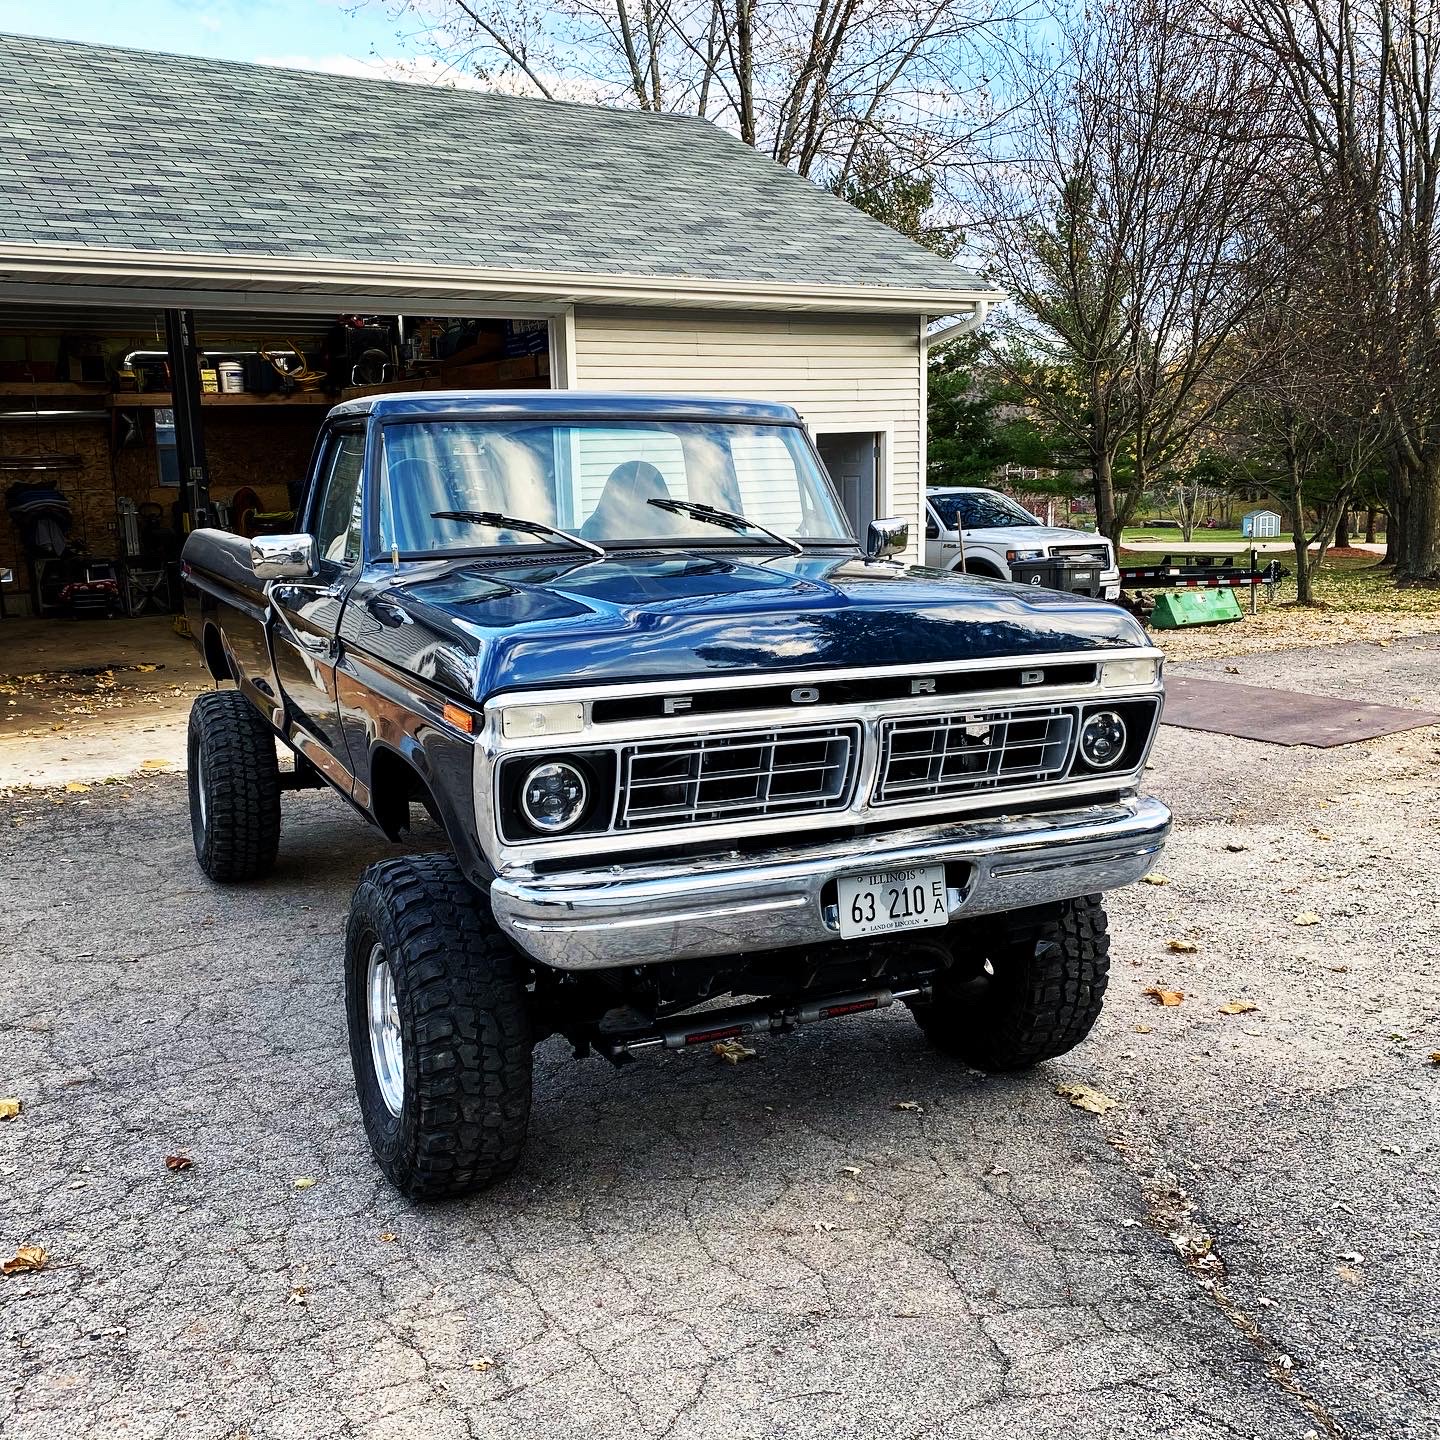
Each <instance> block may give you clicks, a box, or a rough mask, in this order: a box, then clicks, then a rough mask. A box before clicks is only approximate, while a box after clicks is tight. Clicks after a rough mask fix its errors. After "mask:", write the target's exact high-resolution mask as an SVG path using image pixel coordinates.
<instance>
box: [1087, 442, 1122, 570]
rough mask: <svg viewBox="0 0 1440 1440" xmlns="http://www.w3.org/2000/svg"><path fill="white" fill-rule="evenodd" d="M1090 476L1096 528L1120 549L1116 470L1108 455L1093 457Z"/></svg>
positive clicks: (1100, 453) (1091, 458) (1095, 455)
mask: <svg viewBox="0 0 1440 1440" xmlns="http://www.w3.org/2000/svg"><path fill="white" fill-rule="evenodd" d="M1090 475H1091V479H1092V482H1093V485H1094V490H1095V528H1096V529H1097V530H1098V531H1099V532H1100V533H1101V534H1102V535H1104V536H1105V537H1106V538H1107V539H1110V540H1113V541H1114V542H1115V544H1116V546H1117V547H1118V546H1119V544H1120V535H1119V533H1118V531H1117V529H1116V525H1115V470H1114V467H1113V465H1112V464H1111V460H1110V456H1109V454H1108V453H1104V452H1097V453H1095V454H1092V455H1091V457H1090Z"/></svg>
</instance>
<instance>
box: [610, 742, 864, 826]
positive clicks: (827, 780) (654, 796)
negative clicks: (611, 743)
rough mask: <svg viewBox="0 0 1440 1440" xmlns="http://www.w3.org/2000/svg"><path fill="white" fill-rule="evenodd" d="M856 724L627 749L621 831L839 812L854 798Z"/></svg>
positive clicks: (624, 753)
mask: <svg viewBox="0 0 1440 1440" xmlns="http://www.w3.org/2000/svg"><path fill="white" fill-rule="evenodd" d="M859 750H860V727H859V726H858V725H814V726H807V727H804V728H792V727H789V726H787V727H785V728H784V729H776V730H754V731H747V732H745V733H743V734H736V735H716V736H709V737H706V738H699V737H697V738H694V739H691V738H688V737H687V738H686V739H683V740H653V741H644V742H641V743H639V744H634V745H626V746H623V747H622V748H621V753H620V795H619V802H618V806H617V809H616V816H615V825H616V828H617V829H620V830H638V829H645V828H647V827H650V826H660V825H687V824H696V823H699V822H703V821H707V820H739V819H743V818H744V817H745V816H748V815H784V814H790V813H795V814H800V813H811V812H813V811H816V810H837V809H839V808H841V807H842V806H844V805H845V804H846V803H847V802H848V801H849V798H850V786H851V777H852V776H853V774H854V770H855V758H856V756H857V755H858V754H859Z"/></svg>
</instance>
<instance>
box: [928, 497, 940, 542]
mask: <svg viewBox="0 0 1440 1440" xmlns="http://www.w3.org/2000/svg"><path fill="white" fill-rule="evenodd" d="M925 538H926V539H927V540H938V539H939V538H940V526H939V525H938V524H937V523H936V520H935V512H934V511H933V510H932V509H931V508H930V507H929V506H928V505H927V506H926V507H925Z"/></svg>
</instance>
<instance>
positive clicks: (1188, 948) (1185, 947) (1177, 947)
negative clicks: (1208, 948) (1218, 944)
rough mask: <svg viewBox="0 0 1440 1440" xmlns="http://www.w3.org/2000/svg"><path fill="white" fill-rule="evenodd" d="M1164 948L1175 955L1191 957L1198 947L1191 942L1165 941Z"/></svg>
mask: <svg viewBox="0 0 1440 1440" xmlns="http://www.w3.org/2000/svg"><path fill="white" fill-rule="evenodd" d="M1165 948H1166V949H1167V950H1173V951H1174V952H1175V954H1177V955H1193V954H1194V953H1195V952H1196V951H1197V950H1198V949H1199V948H1200V947H1199V946H1198V945H1197V944H1196V943H1195V942H1194V941H1193V940H1167V941H1166V942H1165Z"/></svg>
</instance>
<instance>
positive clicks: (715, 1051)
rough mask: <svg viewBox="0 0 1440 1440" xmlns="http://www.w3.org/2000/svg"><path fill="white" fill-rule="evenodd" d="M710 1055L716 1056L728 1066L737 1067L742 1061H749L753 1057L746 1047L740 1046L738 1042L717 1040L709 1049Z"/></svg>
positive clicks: (750, 1050) (753, 1054)
mask: <svg viewBox="0 0 1440 1440" xmlns="http://www.w3.org/2000/svg"><path fill="white" fill-rule="evenodd" d="M710 1053H711V1054H712V1055H718V1056H719V1057H720V1058H721V1059H722V1060H724V1061H725V1062H726V1064H729V1065H738V1064H739V1063H740V1062H741V1061H742V1060H751V1059H753V1058H754V1056H755V1052H754V1051H753V1050H752V1049H751V1048H750V1047H749V1046H748V1045H742V1044H741V1043H740V1042H739V1041H738V1040H717V1041H716V1042H715V1043H714V1044H713V1045H712V1046H711V1047H710Z"/></svg>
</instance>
